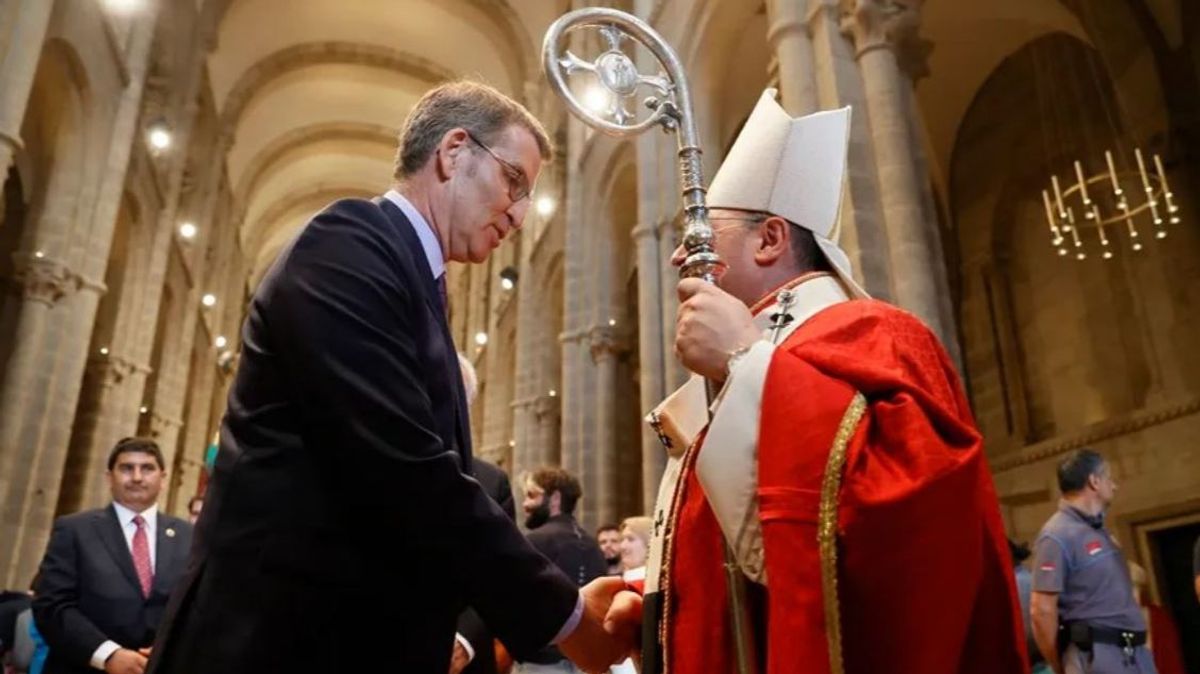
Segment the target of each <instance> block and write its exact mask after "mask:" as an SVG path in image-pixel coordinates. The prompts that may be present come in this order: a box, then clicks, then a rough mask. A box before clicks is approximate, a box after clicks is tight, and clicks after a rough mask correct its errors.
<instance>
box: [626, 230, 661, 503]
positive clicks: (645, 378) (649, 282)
mask: <svg viewBox="0 0 1200 674" xmlns="http://www.w3.org/2000/svg"><path fill="white" fill-rule="evenodd" d="M633 239H634V245H635V246H636V248H637V261H638V265H637V273H638V316H637V322H638V360H639V362H640V365H641V369H640V372H639V386H640V389H641V399H640V400H639V402H640V403H641V411H642V412H643V413H646V412H648V411H650V410H651V409H653V408H654V406H655V405H657V404H658V403H659V402H660V401H661V400H662V399H663V398H664V397H666V394H667V390H666V386H665V382H664V378H663V373H664V369H663V367H664V366H663V324H662V310H661V309H660V308H659V305H660V303H661V301H662V270H661V269H660V268H661V267H662V266H663V265H662V261H661V259H660V256H659V254H658V228H657V227H655V226H654V224H653V223H649V224H641V225H638V226H637V227H634V228H633ZM639 430H640V431H641V433H640V436H641V439H642V441H641V445H642V503H654V499H655V498H656V496H657V494H658V483H659V481H660V480H661V479H662V471H663V468H664V467H665V466H666V462H667V456H666V454H665V453H664V452H663V451H662V445H661V444H659V442H658V440H657V438H656V437H655V435H654V434H653V433H651V432H649V429H648V428H646V427H645V425H644V424H643V425H642V427H641V428H640V429H639Z"/></svg>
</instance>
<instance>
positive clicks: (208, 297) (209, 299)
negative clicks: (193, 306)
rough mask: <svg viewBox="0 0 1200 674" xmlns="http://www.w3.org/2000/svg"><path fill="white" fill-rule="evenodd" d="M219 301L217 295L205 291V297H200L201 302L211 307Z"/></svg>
mask: <svg viewBox="0 0 1200 674" xmlns="http://www.w3.org/2000/svg"><path fill="white" fill-rule="evenodd" d="M216 303H217V296H216V295H214V294H212V293H204V297H201V298H200V304H203V305H204V306H206V307H211V306H213V305H215V304H216Z"/></svg>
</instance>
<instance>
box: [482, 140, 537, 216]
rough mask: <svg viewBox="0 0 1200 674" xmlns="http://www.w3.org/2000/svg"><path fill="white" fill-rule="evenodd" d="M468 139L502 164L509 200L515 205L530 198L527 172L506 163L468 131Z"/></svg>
mask: <svg viewBox="0 0 1200 674" xmlns="http://www.w3.org/2000/svg"><path fill="white" fill-rule="evenodd" d="M467 138H470V139H471V140H472V141H473V142H474V143H475V144H476V145H478V146H479V147H481V148H483V149H484V150H486V151H487V153H488V154H490V155H492V159H495V160H496V162H497V163H499V164H500V168H501V169H503V171H504V177H505V179H507V180H508V198H509V199H512V201H513V203H516V202H518V201H520V200H522V199H524V198H525V197H528V196H529V193H530V192H531V191H533V188H532V187H531V186H530V184H529V177H528V176H526V175H525V171H524V170H522V169H521V167H520V166H517V165H516V164H513V163H512V162H509V161H505V160H504V159H503V158H502V157H501V156H500V155H498V154H496V151H495V150H493V149H492V148H490V147H488V146H487V145H486V144H485V143H484V142H483V141H481V140H479V139H478V138H476V137H475V134H473V133H471V132H470V131H467Z"/></svg>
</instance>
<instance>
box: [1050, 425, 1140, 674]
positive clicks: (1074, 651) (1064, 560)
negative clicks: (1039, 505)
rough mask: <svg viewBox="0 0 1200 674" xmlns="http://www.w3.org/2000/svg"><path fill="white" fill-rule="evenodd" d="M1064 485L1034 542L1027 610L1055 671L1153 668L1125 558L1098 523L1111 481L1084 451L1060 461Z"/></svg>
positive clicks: (1080, 673) (1120, 672)
mask: <svg viewBox="0 0 1200 674" xmlns="http://www.w3.org/2000/svg"><path fill="white" fill-rule="evenodd" d="M1058 487H1059V489H1060V490H1061V491H1062V500H1061V501H1060V502H1059V506H1058V512H1056V513H1054V515H1053V516H1051V517H1050V519H1049V521H1047V522H1046V525H1045V526H1043V527H1042V532H1041V534H1040V535H1039V536H1038V540H1037V544H1036V545H1035V548H1034V562H1033V594H1032V597H1031V602H1030V603H1031V608H1030V613H1031V614H1032V618H1033V632H1034V638H1035V639H1036V641H1037V645H1038V650H1040V651H1041V652H1042V655H1043V656H1045V658H1046V661H1047V662H1049V663H1050V666H1051V667H1052V668H1053V669H1054V671H1055V672H1056V673H1058V674H1064V673H1065V674H1156V672H1155V669H1154V660H1153V658H1152V657H1151V654H1150V652H1149V651H1148V650H1146V621H1145V619H1144V618H1143V616H1142V611H1141V608H1140V607H1138V605H1137V603H1136V602H1135V601H1134V598H1133V584H1132V582H1131V581H1130V578H1129V568H1128V566H1127V565H1126V563H1125V556H1124V555H1123V554H1121V550H1120V549H1119V548H1118V547H1117V546H1116V544H1115V543H1114V542H1113V539H1112V536H1110V535H1109V533H1108V530H1107V529H1105V528H1104V512H1105V510H1106V509H1107V508H1108V506H1109V504H1110V503H1112V499H1113V495H1114V494H1115V493H1116V491H1117V485H1116V483H1115V482H1113V479H1112V475H1111V474H1110V473H1109V467H1108V464H1107V463H1106V462H1105V461H1104V457H1102V456H1100V454H1098V453H1096V452H1095V451H1093V450H1090V449H1080V450H1077V451H1075V452H1072V453H1071V454H1069V455H1067V457H1066V458H1065V459H1063V461H1062V462H1061V463H1060V464H1059V465H1058Z"/></svg>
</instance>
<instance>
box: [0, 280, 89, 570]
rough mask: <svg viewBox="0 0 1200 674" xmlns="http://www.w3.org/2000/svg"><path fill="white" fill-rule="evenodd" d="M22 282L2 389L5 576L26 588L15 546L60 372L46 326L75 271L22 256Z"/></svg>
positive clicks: (0, 498)
mask: <svg viewBox="0 0 1200 674" xmlns="http://www.w3.org/2000/svg"><path fill="white" fill-rule="evenodd" d="M16 263H17V269H16V279H15V280H16V282H17V284H18V285H19V286H20V287H21V289H22V295H21V297H20V299H19V300H17V299H16V298H14V299H13V301H19V302H20V309H19V315H20V320H19V321H18V323H17V330H16V334H14V335H13V339H14V344H13V352H12V355H11V356H10V358H9V361H8V366H7V368H6V370H5V372H4V381H3V386H2V387H0V514H2V515H3V519H2V520H0V539H2V540H5V541H8V542H9V545H6V546H5V547H4V548H3V549H0V562H2V564H0V577H2V578H3V579H4V581H5V582H6V584H7V586H8V587H24V586H25V585H24V584H23V583H28V582H29V581H28V579H25V580H24V581H18V580H15V579H14V578H12V576H11V575H10V571H11V564H12V563H14V560H15V557H14V556H13V555H15V553H16V549H15V548H14V547H13V544H14V543H15V542H16V541H17V539H18V532H19V530H20V528H21V525H22V522H23V520H24V515H25V512H24V507H23V506H24V501H25V495H26V492H27V487H28V486H29V484H30V482H31V481H32V480H31V478H32V472H33V469H34V465H35V464H36V462H37V459H38V452H37V447H38V440H39V430H40V425H39V424H38V423H32V422H31V421H33V420H39V419H40V418H41V416H42V414H43V413H44V412H45V408H46V404H47V401H46V400H45V394H46V391H47V390H48V389H49V384H50V380H51V379H52V378H53V375H54V368H53V360H52V358H51V357H50V354H49V353H47V352H46V351H45V346H46V341H47V339H46V335H45V331H44V328H45V325H46V322H47V319H48V316H49V314H50V311H51V307H53V306H54V304H55V303H56V302H58V301H60V300H61V299H62V298H63V296H64V295H65V294H66V293H68V292H70V291H71V290H72V288H71V285H72V278H71V273H70V271H69V270H68V269H67V268H66V267H65V266H64V265H63V264H62V263H61V262H58V261H55V260H50V259H46V258H35V257H33V256H29V257H19V258H17V259H16Z"/></svg>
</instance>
